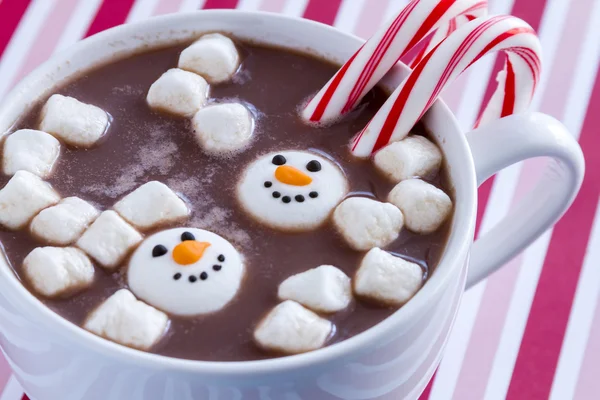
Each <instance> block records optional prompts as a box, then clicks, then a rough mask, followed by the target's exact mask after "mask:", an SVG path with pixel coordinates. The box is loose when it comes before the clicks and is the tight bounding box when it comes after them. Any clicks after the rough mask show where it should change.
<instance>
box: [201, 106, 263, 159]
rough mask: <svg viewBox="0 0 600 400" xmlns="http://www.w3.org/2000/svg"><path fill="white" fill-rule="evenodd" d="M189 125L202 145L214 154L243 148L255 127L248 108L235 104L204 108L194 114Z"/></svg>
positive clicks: (248, 141)
mask: <svg viewBox="0 0 600 400" xmlns="http://www.w3.org/2000/svg"><path fill="white" fill-rule="evenodd" d="M192 126H193V128H194V132H195V133H196V138H197V139H198V141H199V142H200V145H201V146H202V148H203V149H204V150H205V151H206V152H208V153H213V154H218V153H230V152H234V151H237V150H241V149H243V148H245V147H246V146H247V145H248V143H250V139H252V133H253V132H252V131H253V130H254V127H253V122H252V115H251V114H250V111H248V109H247V108H246V107H244V106H243V105H241V104H238V103H224V104H216V105H211V106H207V107H204V108H202V109H200V110H199V111H198V112H197V113H196V115H194V118H193V119H192Z"/></svg>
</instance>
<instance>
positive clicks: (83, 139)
mask: <svg viewBox="0 0 600 400" xmlns="http://www.w3.org/2000/svg"><path fill="white" fill-rule="evenodd" d="M108 123H109V120H108V114H107V113H106V112H105V111H104V110H102V109H101V108H98V107H96V106H93V105H91V104H85V103H82V102H80V101H79V100H77V99H74V98H73V97H67V96H62V95H60V94H54V95H52V96H51V97H50V98H49V99H48V101H47V102H46V105H44V108H43V109H42V120H41V122H40V130H42V131H44V132H48V133H50V134H52V135H54V136H56V137H58V138H59V139H62V140H64V141H65V142H66V143H67V144H70V145H72V146H76V147H90V146H92V145H94V144H95V143H96V142H97V141H98V140H99V139H100V138H101V137H102V136H103V135H104V133H105V132H106V130H107V128H108Z"/></svg>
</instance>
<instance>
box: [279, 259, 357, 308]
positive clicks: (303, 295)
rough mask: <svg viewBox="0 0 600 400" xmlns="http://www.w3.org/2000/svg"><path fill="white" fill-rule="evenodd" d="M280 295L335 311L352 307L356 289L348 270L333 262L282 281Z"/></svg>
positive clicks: (311, 306) (307, 305) (304, 303)
mask: <svg viewBox="0 0 600 400" xmlns="http://www.w3.org/2000/svg"><path fill="white" fill-rule="evenodd" d="M278 296H279V298H280V299H281V300H294V301H296V302H298V303H300V304H302V305H304V306H305V307H308V308H310V309H311V310H314V311H318V312H325V313H332V312H336V311H340V310H343V309H344V308H346V307H348V304H350V300H352V288H351V284H350V278H348V276H347V275H346V274H345V273H344V272H342V271H341V270H339V269H338V268H336V267H334V266H332V265H321V266H320V267H317V268H313V269H309V270H308V271H305V272H301V273H299V274H296V275H292V276H290V277H289V278H287V279H286V280H285V281H283V282H281V284H280V285H279V291H278Z"/></svg>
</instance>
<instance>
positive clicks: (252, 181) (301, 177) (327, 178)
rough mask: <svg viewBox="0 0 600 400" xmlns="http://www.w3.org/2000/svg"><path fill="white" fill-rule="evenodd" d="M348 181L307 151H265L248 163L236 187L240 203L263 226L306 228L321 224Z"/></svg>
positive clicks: (326, 163) (324, 160)
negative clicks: (268, 152) (265, 152)
mask: <svg viewBox="0 0 600 400" xmlns="http://www.w3.org/2000/svg"><path fill="white" fill-rule="evenodd" d="M347 191H348V183H347V181H346V177H345V176H344V173H343V172H342V170H341V169H340V168H339V167H338V166H337V165H336V164H334V163H333V162H331V161H330V160H328V159H327V158H325V157H323V156H321V155H318V154H315V153H311V152H308V151H299V150H288V151H280V152H276V153H270V154H266V155H264V156H261V157H259V158H258V159H257V160H255V161H253V162H252V163H250V165H249V166H248V167H247V168H246V170H245V171H244V172H243V174H242V178H241V180H240V182H239V184H238V187H237V195H238V199H239V201H240V204H241V206H242V208H243V209H244V210H246V212H248V213H249V214H250V215H251V216H252V217H254V218H255V219H257V220H258V221H259V222H261V223H263V224H264V225H267V226H270V227H272V228H275V229H280V230H287V231H308V230H312V229H315V228H317V227H318V226H320V225H321V224H323V223H324V222H325V221H326V220H327V218H329V215H330V214H331V211H332V210H333V209H334V208H335V206H337V205H338V203H339V202H340V201H341V200H342V199H343V198H344V196H345V195H346V193H347Z"/></svg>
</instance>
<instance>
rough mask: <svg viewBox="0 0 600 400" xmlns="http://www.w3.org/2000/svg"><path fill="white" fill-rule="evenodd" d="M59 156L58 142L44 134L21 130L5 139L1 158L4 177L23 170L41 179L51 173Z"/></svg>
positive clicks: (31, 130)
mask: <svg viewBox="0 0 600 400" xmlns="http://www.w3.org/2000/svg"><path fill="white" fill-rule="evenodd" d="M59 155H60V142H59V141H58V140H56V138H55V137H54V136H52V135H50V134H48V133H46V132H42V131H36V130H33V129H21V130H18V131H16V132H14V133H13V134H12V135H10V136H8V137H7V138H6V141H5V142H4V153H3V156H2V162H3V169H4V173H5V174H6V175H13V174H14V173H16V172H17V171H20V170H25V171H29V172H31V173H33V174H36V175H37V176H39V177H41V178H46V177H47V176H48V175H50V174H51V173H52V168H53V167H54V163H55V162H56V160H58V156H59Z"/></svg>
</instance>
